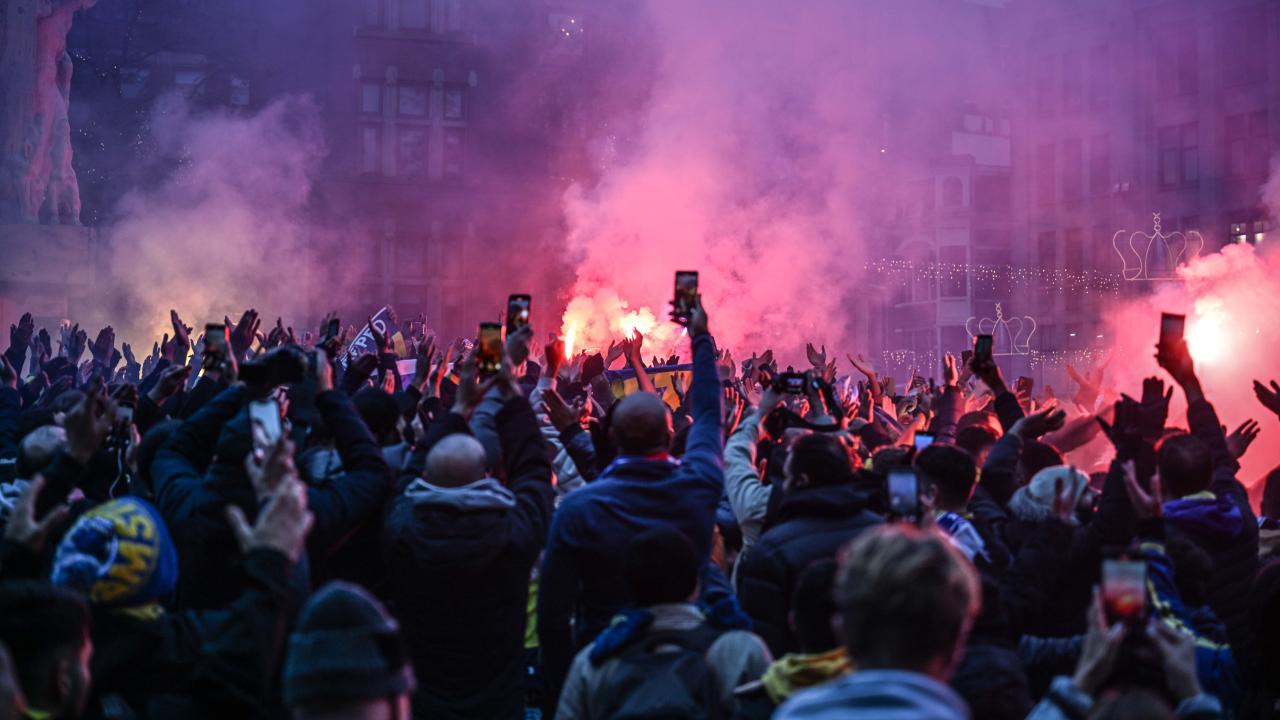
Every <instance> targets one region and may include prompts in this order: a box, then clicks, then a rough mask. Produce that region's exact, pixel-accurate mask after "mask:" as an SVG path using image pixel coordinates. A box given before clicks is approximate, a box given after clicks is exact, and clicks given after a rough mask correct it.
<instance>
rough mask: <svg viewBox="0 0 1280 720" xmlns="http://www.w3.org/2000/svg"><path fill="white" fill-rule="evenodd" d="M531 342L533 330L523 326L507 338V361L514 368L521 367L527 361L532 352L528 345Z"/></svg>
mask: <svg viewBox="0 0 1280 720" xmlns="http://www.w3.org/2000/svg"><path fill="white" fill-rule="evenodd" d="M532 342H533V328H531V327H529V326H528V325H525V326H524V327H522V328H520V329H519V330H516V331H515V332H513V333H511V334H510V335H508V336H507V340H506V343H505V344H506V354H507V359H508V360H509V361H510V362H511V364H512V365H514V366H519V365H523V364H524V361H525V360H528V359H529V356H530V355H531V354H532V350H531V348H530V347H529V344H530V343H532Z"/></svg>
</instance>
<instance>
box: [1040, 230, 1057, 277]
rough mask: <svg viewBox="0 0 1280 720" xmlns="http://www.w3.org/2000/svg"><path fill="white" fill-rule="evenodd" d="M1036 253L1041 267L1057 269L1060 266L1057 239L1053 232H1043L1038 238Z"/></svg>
mask: <svg viewBox="0 0 1280 720" xmlns="http://www.w3.org/2000/svg"><path fill="white" fill-rule="evenodd" d="M1036 252H1037V255H1036V257H1037V258H1038V259H1039V265H1040V267H1042V268H1055V267H1057V266H1058V247H1057V238H1055V237H1054V232H1053V231H1052V230H1048V231H1046V232H1042V233H1040V234H1039V235H1038V236H1037V237H1036Z"/></svg>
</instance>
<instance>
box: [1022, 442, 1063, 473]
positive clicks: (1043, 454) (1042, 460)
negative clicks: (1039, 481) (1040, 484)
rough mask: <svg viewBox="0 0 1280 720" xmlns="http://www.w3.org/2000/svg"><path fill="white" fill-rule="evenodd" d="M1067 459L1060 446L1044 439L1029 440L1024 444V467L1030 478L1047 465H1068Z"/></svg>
mask: <svg viewBox="0 0 1280 720" xmlns="http://www.w3.org/2000/svg"><path fill="white" fill-rule="evenodd" d="M1066 464H1067V461H1066V459H1065V458H1063V457H1062V453H1060V452H1058V448H1056V447H1054V446H1052V445H1050V444H1049V443H1047V442H1044V441H1042V440H1028V441H1026V442H1025V443H1023V444H1022V467H1023V469H1024V470H1026V477H1027V479H1028V480H1030V479H1031V478H1033V477H1035V476H1036V473H1038V472H1040V471H1041V470H1043V469H1045V468H1047V467H1056V466H1058V465H1066Z"/></svg>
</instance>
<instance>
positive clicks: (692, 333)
mask: <svg viewBox="0 0 1280 720" xmlns="http://www.w3.org/2000/svg"><path fill="white" fill-rule="evenodd" d="M710 334H711V330H710V329H709V328H708V327H707V310H706V308H704V307H703V306H702V294H701V293H699V294H697V295H695V296H694V297H693V313H692V314H691V315H690V316H689V337H691V338H696V337H699V336H702V335H710Z"/></svg>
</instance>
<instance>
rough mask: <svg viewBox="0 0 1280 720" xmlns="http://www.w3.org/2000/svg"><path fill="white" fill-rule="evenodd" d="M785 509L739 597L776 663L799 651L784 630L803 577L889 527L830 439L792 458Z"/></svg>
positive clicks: (816, 440) (800, 443) (760, 546)
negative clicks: (860, 538)
mask: <svg viewBox="0 0 1280 720" xmlns="http://www.w3.org/2000/svg"><path fill="white" fill-rule="evenodd" d="M784 472H785V474H786V480H785V481H784V484H783V498H782V505H781V507H779V508H778V513H777V516H776V517H775V518H774V519H773V523H772V525H771V526H769V527H766V528H765V531H764V534H763V535H761V536H760V540H759V541H757V543H756V545H755V547H754V548H752V550H751V554H750V555H748V556H747V559H746V560H745V561H744V562H743V563H742V566H741V568H740V569H739V575H738V577H739V597H740V599H741V601H742V608H743V610H745V611H746V612H747V615H749V616H751V620H752V622H753V623H754V629H755V631H756V634H758V635H759V636H760V637H762V638H764V640H765V642H767V643H768V644H769V651H770V652H772V653H773V655H774V656H775V657H781V656H783V655H786V654H787V653H791V652H797V651H799V649H800V648H799V645H798V644H797V642H796V638H795V634H794V633H793V632H792V631H791V630H790V629H789V628H788V626H787V616H788V614H789V613H790V612H791V599H792V597H793V596H794V594H795V587H796V581H797V579H798V578H799V577H800V573H801V572H802V571H803V570H804V569H805V568H806V567H808V566H809V564H810V563H812V562H814V561H816V560H822V559H829V558H834V557H835V555H836V551H837V550H838V549H839V548H840V546H842V545H844V544H845V543H847V542H848V541H849V540H852V539H853V538H855V537H857V536H858V535H860V534H861V533H862V532H863V531H865V530H867V529H868V528H871V527H874V526H876V525H879V524H880V523H882V522H883V521H884V520H883V518H881V517H880V516H879V515H877V514H875V513H873V512H871V511H870V510H868V509H867V504H868V498H867V496H866V494H865V493H863V492H862V491H860V490H858V488H857V487H855V485H854V482H853V480H854V478H853V470H852V468H851V467H850V465H849V455H848V453H847V452H845V449H844V447H843V446H841V445H840V443H839V441H838V440H836V439H835V438H834V437H831V436H829V435H819V434H815V435H806V436H804V437H801V438H800V439H799V440H797V441H796V442H795V443H794V444H793V445H792V447H791V452H790V454H789V455H788V456H787V461H786V465H785V469H784Z"/></svg>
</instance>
